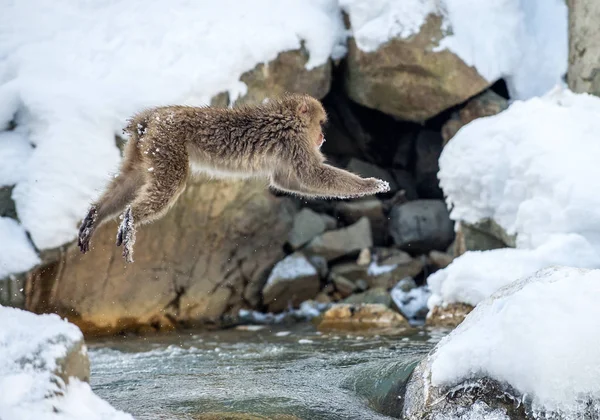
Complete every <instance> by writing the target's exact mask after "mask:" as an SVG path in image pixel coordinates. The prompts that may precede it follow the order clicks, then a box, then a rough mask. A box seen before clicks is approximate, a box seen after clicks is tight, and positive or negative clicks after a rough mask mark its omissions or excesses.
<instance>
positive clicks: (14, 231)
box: [0, 217, 40, 281]
mask: <svg viewBox="0 0 600 420" xmlns="http://www.w3.org/2000/svg"><path fill="white" fill-rule="evenodd" d="M39 263H40V259H39V257H38V255H37V253H36V252H35V250H34V249H33V246H32V245H31V243H30V242H29V239H27V235H26V233H25V230H24V229H23V227H22V226H20V225H19V223H18V222H17V221H16V220H14V219H10V218H8V217H0V279H3V278H5V277H8V276H9V275H10V274H12V273H21V272H24V271H27V270H30V269H31V268H33V267H34V266H35V265H36V264H39ZM9 281H10V280H9Z"/></svg>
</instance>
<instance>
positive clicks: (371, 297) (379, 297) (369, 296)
mask: <svg viewBox="0 0 600 420" xmlns="http://www.w3.org/2000/svg"><path fill="white" fill-rule="evenodd" d="M343 302H344V303H351V304H375V303H376V304H380V305H384V306H385V307H387V308H389V307H390V306H391V305H392V298H391V296H390V294H389V292H388V291H387V290H386V289H384V288H383V287H374V288H372V289H369V290H367V291H366V292H363V293H357V294H354V295H352V296H349V297H347V298H346V299H344V301H343Z"/></svg>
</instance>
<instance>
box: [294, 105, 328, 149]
mask: <svg viewBox="0 0 600 420" xmlns="http://www.w3.org/2000/svg"><path fill="white" fill-rule="evenodd" d="M293 101H294V102H295V108H296V115H297V116H298V118H299V119H300V120H301V121H302V122H303V123H304V124H305V126H306V129H307V131H308V137H309V139H310V141H311V142H312V144H313V145H314V146H315V147H316V148H317V149H319V148H320V147H321V146H322V145H323V143H325V135H324V134H323V127H324V125H325V123H326V122H327V113H326V112H325V109H324V108H323V105H321V102H319V101H318V100H317V99H315V98H313V97H312V96H309V95H294V96H293Z"/></svg>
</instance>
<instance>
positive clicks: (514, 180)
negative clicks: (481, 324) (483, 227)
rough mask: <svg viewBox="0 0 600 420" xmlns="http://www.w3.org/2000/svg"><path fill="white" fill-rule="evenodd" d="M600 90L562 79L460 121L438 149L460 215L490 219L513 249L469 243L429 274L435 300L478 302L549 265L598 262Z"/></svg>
mask: <svg viewBox="0 0 600 420" xmlns="http://www.w3.org/2000/svg"><path fill="white" fill-rule="evenodd" d="M598 115H600V99H599V98H597V97H593V96H590V95H586V94H579V95H578V94H573V93H572V92H570V91H568V90H565V89H561V88H556V89H555V90H553V91H552V92H550V93H548V94H547V95H546V96H544V97H542V98H533V99H530V100H528V101H524V102H521V101H517V102H515V103H513V104H512V105H511V106H510V107H509V108H508V109H507V110H506V111H504V112H502V113H500V114H498V115H495V116H491V117H486V118H481V119H478V120H475V121H473V122H471V123H470V124H468V125H466V126H465V127H463V128H462V129H461V130H460V131H459V132H458V133H457V134H456V136H455V137H454V138H453V139H452V141H451V142H449V143H448V145H447V146H446V148H445V149H444V151H443V153H442V156H441V158H440V172H439V177H440V184H441V186H442V188H443V189H444V192H445V194H446V195H447V202H448V205H449V206H450V207H451V218H452V219H454V220H459V221H465V222H467V223H475V222H477V221H479V220H484V219H492V220H493V221H494V222H495V223H497V224H498V225H499V226H500V227H502V228H503V229H504V230H505V231H506V232H507V233H508V234H509V235H516V249H495V250H490V251H482V252H467V253H465V254H463V255H461V256H460V257H458V258H456V259H455V260H454V261H453V262H452V264H450V265H449V266H448V267H447V268H445V269H443V270H439V271H437V272H435V273H434V274H432V275H431V276H429V278H428V280H427V281H428V284H429V286H430V288H431V291H432V293H433V295H432V298H431V299H430V302H429V306H430V307H433V306H436V305H440V304H447V303H453V302H463V303H467V304H470V305H476V304H477V303H479V302H480V301H481V300H483V299H485V298H486V297H488V296H490V295H491V294H492V293H494V292H495V291H496V290H498V289H499V288H500V287H502V286H504V285H506V284H509V283H511V282H512V281H514V280H516V279H518V278H520V277H523V276H526V275H529V274H531V273H533V272H535V271H537V270H539V269H542V268H544V267H548V266H551V265H555V264H556V265H565V266H573V267H584V268H597V267H600V211H599V210H598V209H600V196H599V195H598V194H596V193H595V188H594V187H593V186H592V187H591V186H590V185H594V182H597V180H598V179H600V166H598V164H597V159H596V157H597V156H600V142H598V133H599V132H600V119H599V118H598Z"/></svg>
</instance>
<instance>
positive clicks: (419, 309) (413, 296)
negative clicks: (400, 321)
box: [390, 277, 431, 320]
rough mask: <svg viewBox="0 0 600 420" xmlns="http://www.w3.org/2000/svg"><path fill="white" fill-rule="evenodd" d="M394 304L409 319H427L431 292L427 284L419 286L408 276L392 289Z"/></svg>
mask: <svg viewBox="0 0 600 420" xmlns="http://www.w3.org/2000/svg"><path fill="white" fill-rule="evenodd" d="M390 295H391V297H392V301H393V305H392V307H393V308H395V309H396V310H398V312H400V313H401V314H402V315H404V316H405V317H406V318H407V319H411V320H414V319H425V317H426V316H427V312H428V308H427V301H428V299H429V297H430V296H431V292H430V291H429V288H428V287H427V286H422V287H417V285H416V283H415V281H414V280H413V279H412V278H410V277H407V278H405V279H402V280H400V281H399V282H398V284H397V285H396V286H394V288H393V289H392V290H391V291H390Z"/></svg>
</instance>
